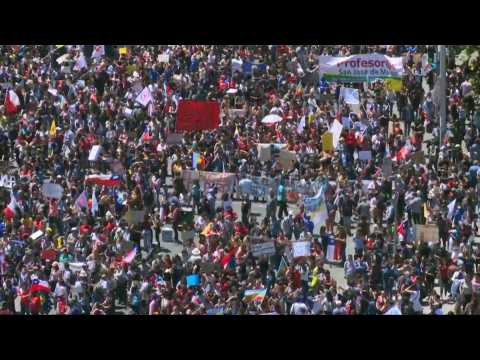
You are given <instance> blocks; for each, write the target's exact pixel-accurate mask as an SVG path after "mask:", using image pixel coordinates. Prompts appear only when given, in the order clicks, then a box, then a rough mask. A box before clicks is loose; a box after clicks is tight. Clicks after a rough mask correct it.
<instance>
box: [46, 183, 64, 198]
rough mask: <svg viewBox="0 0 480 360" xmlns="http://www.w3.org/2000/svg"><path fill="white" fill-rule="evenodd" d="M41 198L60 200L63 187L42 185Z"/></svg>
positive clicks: (50, 184)
mask: <svg viewBox="0 0 480 360" xmlns="http://www.w3.org/2000/svg"><path fill="white" fill-rule="evenodd" d="M42 193H43V196H45V197H47V198H53V199H61V198H62V195H63V187H62V186H61V185H58V184H53V183H44V184H43V186H42Z"/></svg>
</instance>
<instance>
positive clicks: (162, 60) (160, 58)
mask: <svg viewBox="0 0 480 360" xmlns="http://www.w3.org/2000/svg"><path fill="white" fill-rule="evenodd" d="M157 60H158V62H159V63H168V62H170V55H168V54H160V55H158V57H157Z"/></svg>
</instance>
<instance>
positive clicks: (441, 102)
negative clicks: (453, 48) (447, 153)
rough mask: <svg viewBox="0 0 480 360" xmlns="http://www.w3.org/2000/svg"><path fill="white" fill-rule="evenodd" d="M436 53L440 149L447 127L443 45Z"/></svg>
mask: <svg viewBox="0 0 480 360" xmlns="http://www.w3.org/2000/svg"><path fill="white" fill-rule="evenodd" d="M438 52H439V57H440V59H439V60H440V77H439V81H440V84H439V85H440V99H439V106H440V129H439V130H440V131H439V135H440V140H439V146H440V147H442V142H443V138H444V136H445V130H446V127H447V104H446V101H447V70H446V65H445V45H439V46H438ZM439 150H440V148H439Z"/></svg>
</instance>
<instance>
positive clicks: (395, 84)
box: [385, 79, 403, 91]
mask: <svg viewBox="0 0 480 360" xmlns="http://www.w3.org/2000/svg"><path fill="white" fill-rule="evenodd" d="M402 86H403V83H402V80H399V79H386V80H385V87H386V89H387V90H390V91H402Z"/></svg>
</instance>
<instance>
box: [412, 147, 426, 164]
mask: <svg viewBox="0 0 480 360" xmlns="http://www.w3.org/2000/svg"><path fill="white" fill-rule="evenodd" d="M411 158H412V160H413V161H414V162H415V164H425V153H424V152H423V150H421V151H417V152H415V153H413V154H412V155H411Z"/></svg>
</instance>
